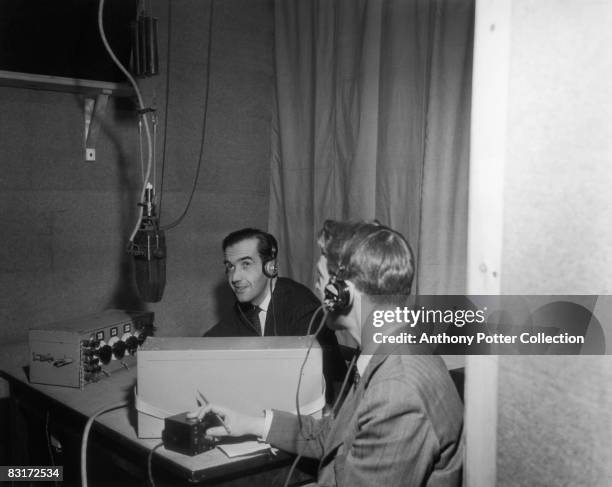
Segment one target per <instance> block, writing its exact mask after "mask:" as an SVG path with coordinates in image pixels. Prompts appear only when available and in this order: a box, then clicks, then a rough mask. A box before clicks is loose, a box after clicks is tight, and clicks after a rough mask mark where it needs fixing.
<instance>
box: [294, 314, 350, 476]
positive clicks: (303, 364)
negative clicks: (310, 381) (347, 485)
mask: <svg viewBox="0 0 612 487" xmlns="http://www.w3.org/2000/svg"><path fill="white" fill-rule="evenodd" d="M322 309H323V310H325V312H324V314H323V316H322V318H321V322H320V324H319V326H318V327H317V331H316V332H315V334H314V336H313V339H312V340H311V342H310V345H309V346H308V350H307V351H306V357H304V361H303V362H302V366H301V367H300V375H299V377H298V385H297V390H296V393H295V409H296V412H297V418H298V425H299V426H298V428H299V431H300V436H301V437H302V438H304V439H305V440H310V439H312V438H313V437H311V436H306V435H305V434H304V430H303V423H302V415H301V413H300V401H299V397H300V386H301V383H302V374H303V371H304V367H305V365H306V361H307V360H308V354H309V353H310V349H311V348H312V346H313V344H314V340H316V338H317V335H318V334H319V333H320V331H321V330H322V329H323V325H324V324H325V319H326V318H327V309H326V308H325V305H321V306H319V307H318V308H317V309H316V311H315V312H314V313H313V315H312V317H311V318H310V323H309V324H308V334H310V329H311V327H312V324H313V322H314V318H315V316H316V315H317V313H318V312H319V311H321V310H322ZM356 361H357V356H356V355H355V356H353V358H352V359H351V363H350V364H349V366H348V370H347V372H346V374H345V375H344V380H343V381H342V386H341V387H340V392H339V393H338V396H337V397H336V401H335V402H334V405H333V406H332V414H335V413H336V408H337V407H338V404H339V402H340V400H341V398H342V394H343V393H344V388H345V387H346V384H347V382H348V379H349V377H350V375H351V372H352V370H353V366H354V365H355V362H356ZM301 458H302V454H299V455H297V456H296V457H295V460H294V461H293V463H292V464H291V468H290V469H289V472H288V473H287V477H286V479H285V483H284V484H283V487H288V485H289V481H290V480H291V477H292V476H293V472H294V471H295V468H296V467H297V465H298V463H299V461H300V460H301Z"/></svg>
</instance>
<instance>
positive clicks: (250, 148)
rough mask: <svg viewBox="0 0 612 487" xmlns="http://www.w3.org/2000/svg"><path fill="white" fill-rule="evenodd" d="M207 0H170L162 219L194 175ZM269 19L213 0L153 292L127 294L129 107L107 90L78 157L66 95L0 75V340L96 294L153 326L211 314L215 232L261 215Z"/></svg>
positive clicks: (180, 185)
mask: <svg viewBox="0 0 612 487" xmlns="http://www.w3.org/2000/svg"><path fill="white" fill-rule="evenodd" d="M166 5H167V4H166V2H165V1H162V0H159V1H158V2H154V7H155V14H156V15H157V16H158V17H159V18H160V21H159V26H160V40H159V46H160V54H161V55H160V58H161V61H162V63H161V66H160V73H161V74H160V75H159V76H158V77H156V78H153V79H151V80H149V81H147V82H146V83H145V86H144V88H145V93H147V94H148V95H151V96H152V95H155V96H156V100H157V107H158V109H159V111H160V116H161V120H162V122H163V120H164V116H165V114H164V110H163V109H164V91H165V90H164V88H165V61H166V59H167V56H166V53H165V51H166V33H167V29H166V20H165V19H166V12H167V8H166ZM209 5H210V3H209V2H201V1H197V0H180V1H173V2H172V9H173V10H172V47H171V49H172V51H171V75H170V83H171V84H170V104H169V109H168V139H167V162H166V164H167V165H166V176H165V179H166V181H165V188H166V191H167V192H166V193H165V195H164V199H163V201H164V210H163V221H162V224H168V223H170V221H172V220H174V219H175V218H176V217H177V216H178V215H179V213H180V212H181V211H182V209H183V207H184V205H185V203H186V201H187V197H188V194H189V191H190V189H191V184H192V180H193V177H194V175H195V169H196V164H197V158H198V151H199V145H200V138H201V134H202V111H203V106H202V104H203V98H204V88H205V74H206V68H207V65H206V50H207V42H208V6H209ZM272 21H273V19H272V5H271V2H270V1H269V0H230V1H224V2H215V12H214V24H213V40H212V60H211V80H210V83H211V85H210V100H209V111H208V122H207V133H206V140H205V151H204V161H203V164H202V170H201V174H200V179H199V182H198V190H197V193H196V196H195V198H194V201H193V203H192V206H191V210H190V212H189V213H188V215H187V217H186V219H185V220H184V221H183V223H182V224H181V225H180V226H178V227H176V228H175V229H173V230H170V231H168V233H167V245H168V261H167V285H166V292H165V295H164V298H163V300H162V302H161V303H158V304H154V305H144V304H143V303H140V302H139V300H138V297H137V296H136V294H135V290H134V285H133V282H132V275H131V262H130V260H129V259H128V258H127V257H126V255H125V253H124V248H125V245H126V243H127V239H128V237H129V233H130V231H131V229H132V228H133V225H134V223H135V218H136V203H137V200H138V192H139V187H138V185H139V165H138V162H137V159H136V129H135V117H134V114H133V112H132V111H131V110H129V108H126V107H125V106H124V105H125V103H123V107H122V106H117V104H116V103H115V102H111V103H109V109H108V111H107V113H106V116H105V118H104V128H103V130H102V134H101V136H100V138H99V141H98V145H97V161H96V162H94V163H85V162H84V161H83V155H82V137H83V135H82V132H83V114H82V108H81V100H80V98H79V97H77V96H75V95H72V94H67V93H54V92H45V91H34V90H27V89H19V88H0V134H1V135H0V137H1V141H0V167H1V168H2V171H1V173H0V208H1V211H0V224H1V226H2V229H3V234H4V237H3V245H2V248H1V250H0V342H2V343H7V342H12V341H17V340H23V339H25V338H26V336H27V329H28V327H29V326H32V325H40V324H44V323H47V322H50V321H55V320H59V319H63V318H67V317H73V316H77V315H79V314H83V313H90V312H96V311H100V310H102V309H105V308H108V307H136V308H139V307H146V308H147V309H150V310H152V311H155V313H156V323H157V326H158V334H160V335H187V336H189V335H195V334H198V335H199V334H201V333H202V332H203V331H204V330H205V329H207V328H208V327H209V326H211V325H213V324H214V323H215V322H216V320H217V318H218V310H219V303H220V302H222V301H223V300H231V296H228V293H227V289H226V288H225V287H224V286H223V282H222V279H223V272H222V265H221V251H220V242H221V239H222V238H223V236H225V235H226V234H227V233H229V232H230V231H232V230H234V229H237V228H240V227H242V226H246V225H253V226H259V227H264V228H265V227H266V225H267V217H268V215H267V213H268V192H269V190H268V176H269V173H268V155H269V140H270V133H269V131H270V117H271V106H272V93H273V91H272V88H273V85H272V74H273V58H272V41H273V38H272ZM149 102H151V98H149ZM161 125H163V124H161ZM162 128H163V127H160V137H159V140H158V144H159V145H158V154H161V140H162V134H163V132H162ZM157 177H158V181H159V178H160V170H159V169H158V172H157Z"/></svg>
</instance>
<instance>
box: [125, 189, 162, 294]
mask: <svg viewBox="0 0 612 487" xmlns="http://www.w3.org/2000/svg"><path fill="white" fill-rule="evenodd" d="M139 206H142V207H143V214H142V220H141V223H140V228H139V229H138V231H137V232H136V235H135V236H134V239H133V240H132V241H130V243H129V244H128V249H127V253H128V254H129V255H131V256H132V257H134V271H135V272H134V274H135V277H136V286H137V287H138V293H139V294H140V298H141V299H142V300H143V301H145V302H147V303H157V302H159V301H160V300H161V298H162V295H163V294H164V287H165V286H166V236H165V235H164V231H163V230H160V229H159V217H158V216H157V215H156V213H155V203H153V186H152V185H151V183H147V186H146V188H145V201H144V203H139Z"/></svg>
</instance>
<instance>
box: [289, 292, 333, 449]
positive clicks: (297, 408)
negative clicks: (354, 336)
mask: <svg viewBox="0 0 612 487" xmlns="http://www.w3.org/2000/svg"><path fill="white" fill-rule="evenodd" d="M321 309H323V310H324V313H323V316H322V317H321V322H320V323H319V326H318V327H317V331H315V333H314V335H313V336H312V339H311V340H310V344H309V345H308V349H307V350H306V356H305V357H304V360H303V361H302V365H301V367H300V375H299V376H298V383H297V388H296V390H295V412H296V413H297V417H298V424H299V429H300V435H301V436H302V438H304V439H305V440H306V439H308V438H306V435H305V434H304V431H303V429H302V427H303V425H302V414H301V413H300V388H301V386H302V375H303V373H304V367H306V362H307V361H308V356H309V355H310V350H312V346H313V345H314V342H315V340H316V339H317V335H318V334H319V332H320V331H321V330H322V329H323V327H324V326H325V319H326V318H327V309H326V308H325V305H323V304H322V305H321V306H319V307H318V308H317V309H316V311H315V312H314V313H313V314H312V317H311V318H310V324H309V325H308V331H310V328H311V326H312V323H313V321H314V318H315V316H316V315H317V314H318V312H319V310H321Z"/></svg>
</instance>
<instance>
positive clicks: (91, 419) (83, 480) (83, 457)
mask: <svg viewBox="0 0 612 487" xmlns="http://www.w3.org/2000/svg"><path fill="white" fill-rule="evenodd" d="M128 405H129V402H128V401H123V402H118V403H116V404H112V405H110V406H106V407H104V408H102V409H99V410H98V411H96V412H95V413H93V414H92V415H91V416H90V417H89V419H88V420H87V423H86V424H85V430H84V431H83V439H82V440H81V487H87V440H88V438H89V430H91V427H92V425H93V422H94V421H95V420H96V418H97V417H98V416H100V415H101V414H103V413H106V412H108V411H112V410H113V409H119V408H124V407H127V406H128Z"/></svg>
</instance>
